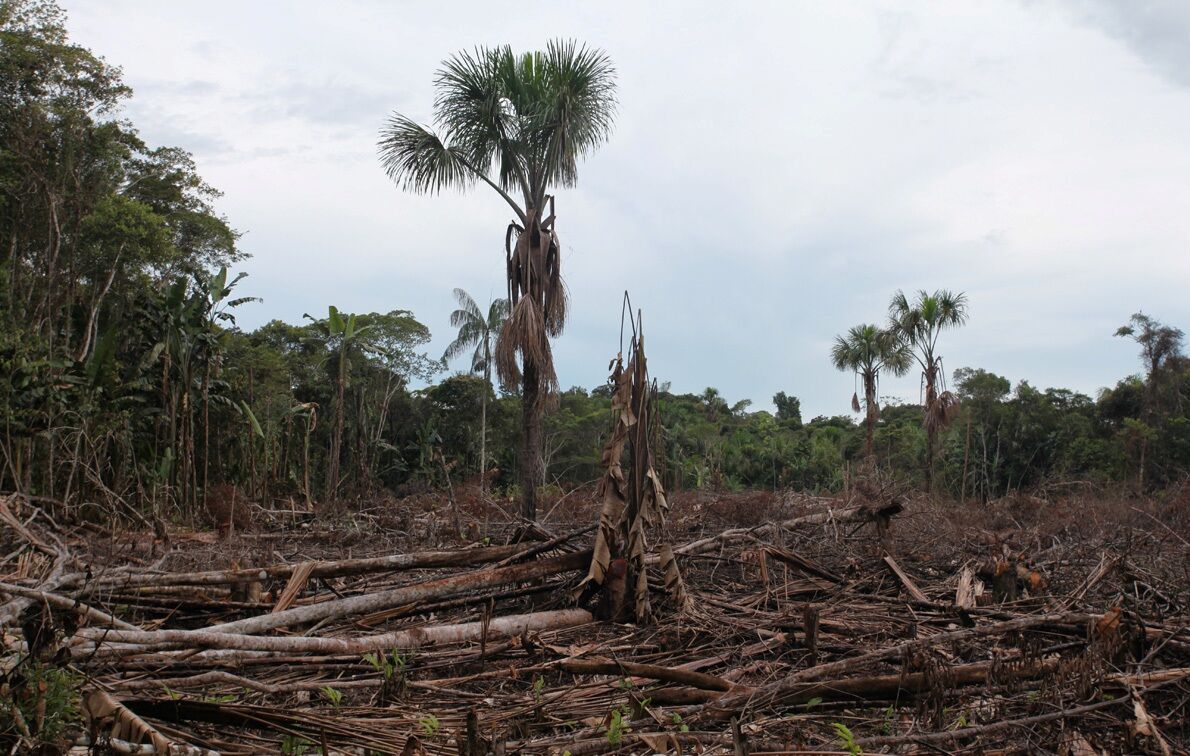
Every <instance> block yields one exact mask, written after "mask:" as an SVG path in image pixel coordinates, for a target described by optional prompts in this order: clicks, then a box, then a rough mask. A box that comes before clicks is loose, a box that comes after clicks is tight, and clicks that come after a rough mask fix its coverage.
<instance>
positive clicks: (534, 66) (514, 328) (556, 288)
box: [380, 41, 616, 520]
mask: <svg viewBox="0 0 1190 756" xmlns="http://www.w3.org/2000/svg"><path fill="white" fill-rule="evenodd" d="M434 85H435V89H436V90H437V97H436V98H435V101H434V120H435V122H436V124H437V126H438V129H439V131H438V133H435V132H434V131H431V130H430V129H428V128H426V127H425V126H422V125H421V124H419V123H417V122H416V121H414V120H412V119H410V118H407V117H405V116H403V115H400V114H394V115H393V116H392V117H391V118H390V119H389V121H388V123H387V124H385V126H384V128H383V130H382V131H381V136H380V159H381V162H382V163H383V165H384V168H385V170H386V171H387V173H388V175H389V176H390V177H391V178H392V179H393V181H395V182H397V183H399V184H400V185H401V186H402V188H404V189H405V190H406V191H412V192H417V193H420V194H435V193H437V192H438V191H440V190H442V189H444V188H457V189H467V188H469V187H471V186H474V185H475V184H476V183H477V182H482V183H484V184H486V185H487V186H488V187H489V188H491V189H492V190H493V191H495V192H496V193H497V194H498V195H499V196H500V197H501V199H503V200H504V202H505V203H507V204H508V206H509V207H510V208H511V209H512V211H513V213H515V215H516V220H514V221H513V222H512V223H511V224H509V226H508V229H507V231H506V233H505V237H504V249H505V264H506V272H507V277H508V299H509V306H510V310H509V317H508V320H507V321H506V322H505V324H504V327H503V328H502V329H501V331H500V337H499V339H498V340H497V343H496V350H495V353H494V357H495V362H496V373H497V375H499V376H500V380H501V382H502V383H503V384H504V385H505V386H509V387H511V386H515V385H517V384H518V383H519V384H520V387H521V402H522V423H523V426H524V433H523V434H522V438H521V483H522V486H521V488H522V491H523V499H522V502H521V513H522V515H523V516H524V517H525V518H526V519H529V520H532V519H534V518H535V517H536V514H537V487H538V486H539V485H541V484H542V483H543V482H544V478H545V466H544V461H543V459H542V417H543V414H544V411H545V404H546V402H547V400H549V399H550V398H551V397H553V396H555V395H556V393H557V388H558V376H557V373H556V372H555V369H554V359H553V353H552V351H551V349H550V342H549V339H550V338H551V337H557V336H558V335H559V334H561V333H562V328H563V326H564V325H565V323H566V300H567V297H566V287H565V285H564V284H563V282H562V247H561V244H560V243H559V241H558V235H557V232H556V230H555V225H554V224H555V214H554V197H553V195H552V192H553V190H554V189H555V188H556V187H558V186H564V187H569V186H574V185H575V183H576V182H577V180H578V161H579V159H580V158H582V157H584V156H585V155H587V154H588V153H589V152H591V151H592V150H594V149H595V148H596V147H598V146H599V145H601V144H602V143H603V142H604V141H605V140H606V139H607V137H608V136H609V135H610V133H611V128H612V120H613V116H614V114H615V106H616V100H615V69H614V68H613V67H612V63H611V60H610V59H609V58H608V57H607V56H606V55H605V54H604V53H603V52H602V51H599V50H595V49H591V48H588V47H585V46H580V45H578V44H576V43H575V42H572V41H570V42H567V41H552V42H548V43H547V44H546V48H545V50H543V51H539V52H532V53H524V54H520V55H517V54H514V53H513V52H512V49H511V48H510V47H507V46H504V47H495V48H477V49H476V50H475V51H473V52H461V53H458V54H457V55H455V56H453V57H452V58H450V59H449V60H447V61H446V63H444V64H443V67H442V69H441V70H439V72H438V75H437V77H436V78H435V81H434ZM518 358H519V364H518Z"/></svg>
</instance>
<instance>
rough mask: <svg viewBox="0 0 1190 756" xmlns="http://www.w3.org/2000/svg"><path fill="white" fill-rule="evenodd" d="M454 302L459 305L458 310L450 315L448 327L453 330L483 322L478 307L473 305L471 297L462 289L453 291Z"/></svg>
mask: <svg viewBox="0 0 1190 756" xmlns="http://www.w3.org/2000/svg"><path fill="white" fill-rule="evenodd" d="M454 295H455V301H456V302H458V303H459V309H457V310H455V311H454V312H452V313H451V314H450V325H451V326H452V327H453V328H459V327H460V326H463V325H464V324H466V323H469V322H471V323H480V324H482V323H483V322H484V320H483V313H482V312H480V311H479V305H477V304H475V300H474V299H472V298H471V295H470V294H468V293H467V292H465V291H463V290H462V289H455V290H454Z"/></svg>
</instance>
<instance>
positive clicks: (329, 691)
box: [320, 685, 343, 710]
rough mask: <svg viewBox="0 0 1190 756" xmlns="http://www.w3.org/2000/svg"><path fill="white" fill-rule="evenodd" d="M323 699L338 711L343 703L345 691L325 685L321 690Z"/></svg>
mask: <svg viewBox="0 0 1190 756" xmlns="http://www.w3.org/2000/svg"><path fill="white" fill-rule="evenodd" d="M320 690H321V692H322V695H323V697H324V698H325V699H326V700H327V701H328V702H329V703H330V705H331V706H332V707H333V708H334V709H336V710H338V708H339V705H340V704H341V703H343V691H341V690H339V689H338V688H332V687H331V686H329V685H324V686H323V687H322V688H320Z"/></svg>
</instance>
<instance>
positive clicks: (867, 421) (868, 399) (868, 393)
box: [864, 378, 877, 459]
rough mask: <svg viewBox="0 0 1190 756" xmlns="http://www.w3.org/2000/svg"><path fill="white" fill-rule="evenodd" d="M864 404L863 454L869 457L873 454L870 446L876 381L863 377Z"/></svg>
mask: <svg viewBox="0 0 1190 756" xmlns="http://www.w3.org/2000/svg"><path fill="white" fill-rule="evenodd" d="M864 406H865V408H866V409H867V415H866V417H865V418H864V426H865V428H864V430H865V437H864V456H865V457H867V458H868V459H871V458H872V456H873V455H874V454H875V452H874V450H873V448H872V441H873V437H874V436H875V433H876V410H877V407H876V381H875V380H874V379H871V378H864Z"/></svg>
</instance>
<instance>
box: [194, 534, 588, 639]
mask: <svg viewBox="0 0 1190 756" xmlns="http://www.w3.org/2000/svg"><path fill="white" fill-rule="evenodd" d="M590 560H591V552H590V551H577V552H574V553H571V554H563V555H561V556H556V557H552V558H549V559H542V560H540V561H536V562H525V563H523V564H514V565H510V566H508V567H499V568H495V569H486V570H478V571H475V572H466V573H463V574H461V575H454V576H451V577H448V578H441V579H439V580H429V581H426V582H424V583H416V584H414V585H408V586H404V587H401V588H393V589H391V590H387V591H381V592H379V593H369V594H364V595H361V596H350V597H348V598H341V599H336V600H334V601H324V602H322V603H319V604H311V605H309V606H299V607H294V608H293V609H286V610H285V611H283V612H276V613H275V614H265V615H261V616H259V617H249V618H248V619H242V620H236V621H234V622H224V623H223V624H220V625H215V626H213V627H209V628H207V629H206V630H203V631H189V632H207V633H240V634H244V635H252V634H255V633H261V632H264V631H265V630H275V629H277V628H282V627H294V626H295V625H304V624H306V623H309V622H319V621H322V620H330V619H338V618H340V617H347V616H350V615H353V614H367V613H370V612H376V611H380V610H382V609H390V608H392V607H395V606H401V605H404V604H411V603H413V602H415V601H425V600H427V599H442V598H450V597H453V596H458V595H460V594H464V593H468V592H471V591H477V590H481V589H483V588H492V587H494V586H498V585H507V584H508V583H519V582H521V581H524V580H532V579H535V578H540V577H547V576H549V575H555V574H557V573H559V572H568V571H571V570H580V569H584V568H585V567H586V566H587V564H588V563H589V562H590Z"/></svg>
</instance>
